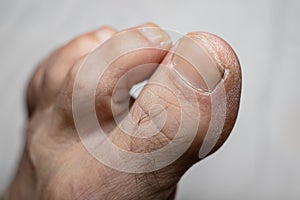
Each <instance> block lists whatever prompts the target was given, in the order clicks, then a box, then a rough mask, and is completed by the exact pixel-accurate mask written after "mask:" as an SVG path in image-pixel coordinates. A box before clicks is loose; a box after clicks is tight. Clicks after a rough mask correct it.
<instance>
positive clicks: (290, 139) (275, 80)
mask: <svg viewBox="0 0 300 200" xmlns="http://www.w3.org/2000/svg"><path fill="white" fill-rule="evenodd" d="M299 10H300V1H297V0H294V1H283V0H282V1H280V0H264V1H262V0H251V1H241V0H230V1H225V0H219V1H216V0H212V1H196V0H194V1H189V0H186V1H175V0H165V1H162V0H155V1H141V0H136V1H129V0H128V1H121V0H120V1H96V0H89V1H83V0H51V1H45V0H27V1H26V0H1V1H0V66H1V68H0V94H1V98H0V128H1V135H0V191H1V190H3V189H4V188H5V187H6V184H7V183H8V181H9V179H10V178H11V176H12V174H13V172H14V169H15V167H16V164H17V161H18V159H19V156H20V152H21V149H22V145H23V139H22V137H23V135H24V127H25V124H26V118H25V112H24V106H23V105H24V102H23V99H24V88H25V86H26V81H27V79H28V77H29V75H30V73H31V72H32V70H33V69H34V67H35V66H36V64H37V63H38V62H39V61H40V60H41V59H42V58H43V57H45V56H46V55H47V54H48V53H49V52H50V51H51V50H52V49H53V48H55V47H57V46H58V45H60V44H63V43H65V42H67V41H68V40H70V39H71V38H72V37H74V36H76V35H78V34H80V33H84V32H86V31H90V30H93V29H96V28H98V27H99V26H101V25H104V24H107V25H111V26H113V27H116V28H118V29H122V28H127V27H130V26H135V25H138V24H141V23H144V22H148V21H152V22H155V23H157V24H159V25H160V26H162V27H165V28H171V29H175V30H178V31H180V32H183V33H186V32H189V31H208V32H212V33H215V34H217V35H219V36H221V37H223V38H224V39H226V40H227V41H228V42H229V43H230V44H231V45H232V46H233V48H234V49H235V50H236V52H237V54H238V56H239V58H240V61H241V64H242V68H243V93H242V102H241V109H240V113H239V117H238V121H237V124H236V126H235V128H234V131H233V133H232V135H231V136H230V138H229V139H228V141H227V142H226V144H225V145H224V146H223V147H222V148H221V149H220V151H219V152H217V153H216V154H215V155H213V156H211V157H210V158H208V159H206V160H204V161H202V162H200V163H198V164H197V165H195V166H194V167H192V168H191V170H189V171H188V173H187V174H186V175H185V176H184V177H183V179H182V180H181V182H180V186H179V191H178V196H177V199H187V200H189V199H190V200H193V199H195V200H196V199H203V200H206V199H207V200H215V199H223V200H224V199H230V200H234V199H239V200H240V199H243V200H247V199H249V200H252V199H278V200H281V199H299V198H300V171H299V169H300V156H299V153H300V145H299V143H300V132H299V128H298V125H299V122H300V105H299V104H298V102H300V101H299V100H300V92H299V81H298V80H299V78H298V77H299V75H300V66H299V63H300V56H299V53H300V12H299Z"/></svg>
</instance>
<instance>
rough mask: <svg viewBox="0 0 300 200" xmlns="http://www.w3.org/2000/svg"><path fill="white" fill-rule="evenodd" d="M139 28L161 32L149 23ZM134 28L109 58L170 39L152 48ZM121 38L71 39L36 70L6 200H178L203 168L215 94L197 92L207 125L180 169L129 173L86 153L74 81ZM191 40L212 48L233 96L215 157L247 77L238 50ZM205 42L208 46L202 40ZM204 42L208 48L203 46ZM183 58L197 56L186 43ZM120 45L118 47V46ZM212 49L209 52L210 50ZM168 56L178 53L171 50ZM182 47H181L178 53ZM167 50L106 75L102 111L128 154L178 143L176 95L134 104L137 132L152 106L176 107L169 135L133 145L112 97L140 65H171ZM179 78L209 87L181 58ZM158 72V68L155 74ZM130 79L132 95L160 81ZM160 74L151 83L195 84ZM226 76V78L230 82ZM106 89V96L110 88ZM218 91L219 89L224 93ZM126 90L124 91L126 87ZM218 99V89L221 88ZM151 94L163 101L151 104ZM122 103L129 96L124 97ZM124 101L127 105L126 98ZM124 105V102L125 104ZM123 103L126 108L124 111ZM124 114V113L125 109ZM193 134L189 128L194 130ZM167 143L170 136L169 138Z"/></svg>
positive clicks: (107, 32)
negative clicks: (186, 180)
mask: <svg viewBox="0 0 300 200" xmlns="http://www.w3.org/2000/svg"><path fill="white" fill-rule="evenodd" d="M139 27H156V28H159V27H158V26H157V25H154V24H151V23H148V24H144V25H142V26H139ZM135 29H137V27H134V28H130V29H129V30H132V33H131V34H129V36H127V37H126V42H127V43H126V42H125V43H124V41H114V42H113V43H112V44H113V45H110V48H109V49H107V51H111V52H112V51H118V48H120V46H122V45H123V47H124V45H128V44H129V43H130V42H137V40H136V38H140V40H138V41H141V42H144V43H145V44H146V45H149V47H151V45H154V44H153V43H155V42H159V43H160V42H162V41H164V40H166V36H165V33H164V32H163V31H162V30H161V31H160V32H158V33H157V34H158V35H159V34H161V35H160V37H159V40H155V41H154V42H153V41H151V42H149V41H148V39H149V38H145V37H143V36H141V35H140V33H138V32H135ZM118 33H119V32H118V31H116V30H114V29H113V28H110V27H101V28H100V29H98V30H96V31H93V32H89V33H86V34H83V35H81V36H78V37H76V38H75V39H73V40H71V41H70V42H69V43H67V44H65V45H63V46H61V47H60V48H58V49H56V50H55V51H54V52H53V53H52V54H50V56H49V57H48V58H47V59H45V60H44V61H42V62H41V64H40V65H39V66H38V68H37V69H36V70H35V72H34V74H33V76H32V77H31V80H30V82H29V84H28V88H27V96H26V101H27V110H28V126H27V129H26V146H25V150H24V153H23V156H22V159H21V162H20V164H19V167H18V170H17V173H16V175H15V177H14V179H13V181H12V183H11V184H10V185H9V187H8V189H7V190H6V192H5V193H4V199H6V200H12V199H18V200H20V199H30V200H34V199H65V200H71V199H72V200H73V199H78V200H87V199H122V200H126V199H131V200H134V199H174V198H175V195H176V185H177V183H178V181H179V180H180V178H181V177H182V175H183V174H184V173H185V172H186V171H187V170H188V169H189V168H190V167H191V166H192V165H193V164H195V163H197V162H198V161H200V160H201V159H199V157H198V153H199V149H200V147H201V145H202V143H203V139H204V136H205V132H206V130H207V128H208V124H209V119H210V115H211V113H210V99H209V98H210V95H207V94H204V93H202V92H201V91H200V92H197V101H198V103H199V105H200V108H199V112H201V113H202V116H204V118H203V119H202V120H201V122H200V123H199V129H198V133H197V135H196V137H195V139H194V142H193V143H192V145H191V146H190V148H189V149H188V150H187V151H186V152H185V153H184V154H183V155H182V156H181V157H180V158H179V159H178V160H176V161H175V162H173V163H172V164H170V165H168V166H166V167H164V168H162V169H159V170H156V171H154V172H149V173H127V172H122V171H118V170H115V169H112V168H110V167H108V166H106V165H104V164H102V163H101V162H99V161H98V160H97V159H95V158H94V157H93V156H92V155H90V153H89V152H88V151H87V150H86V149H85V148H84V146H83V144H82V143H81V141H80V138H79V136H78V134H77V131H76V128H75V126H74V120H73V115H72V114H73V113H72V92H73V90H72V88H73V85H74V79H75V76H76V73H77V71H78V68H79V66H80V64H81V63H82V62H83V60H84V58H85V57H86V56H87V55H88V54H89V53H90V52H92V51H93V50H94V49H95V48H97V47H98V46H99V45H101V44H102V43H103V42H104V41H106V40H108V39H109V38H111V37H113V36H114V35H115V34H118ZM187 37H190V38H193V39H194V40H195V41H196V43H197V44H198V45H202V46H204V47H205V48H207V49H209V50H208V51H207V52H208V54H211V55H210V57H211V58H212V59H217V60H215V61H214V63H217V65H218V67H219V68H218V71H217V72H218V73H220V74H221V76H222V77H223V83H224V88H225V91H226V97H227V102H226V104H227V106H226V114H225V116H226V119H225V126H224V127H223V129H222V134H221V136H220V138H219V139H218V141H217V143H216V144H215V146H214V148H213V149H212V150H211V151H210V152H209V154H211V153H213V152H215V151H216V150H217V149H218V148H219V147H220V146H221V145H222V144H223V143H224V142H225V140H226V139H227V137H228V135H229V134H230V132H231V130H232V128H233V126H234V123H235V120H236V117H237V113H238V107H239V100H240V92H241V71H240V66H239V61H238V58H237V57H236V55H235V53H234V51H233V50H232V48H231V47H230V46H229V45H228V44H227V43H226V42H225V41H224V40H222V39H220V38H219V37H217V36H215V35H212V34H208V33H201V32H193V33H189V34H188V35H187ZM199 38H202V39H199ZM203 38H204V39H205V41H208V43H203V41H204V40H203ZM183 43H185V46H184V48H183V49H182V51H183V53H186V54H190V53H195V52H193V49H189V44H188V43H187V42H185V41H183ZM116 44H118V45H116ZM208 45H209V46H208ZM165 48H166V49H169V48H171V44H168V43H167V46H165ZM178 48H179V47H178ZM169 61H170V56H169V57H168V55H167V51H161V50H160V51H159V50H147V51H139V52H134V53H133V54H131V55H128V56H125V57H122V58H120V59H119V60H118V61H117V62H116V63H115V64H114V66H112V67H111V68H109V70H108V71H106V72H105V74H104V77H103V80H102V81H100V83H99V86H98V88H97V93H96V105H95V107H96V110H97V117H98V120H99V123H100V124H101V125H102V126H103V127H105V129H106V130H107V131H108V132H109V137H110V139H111V140H112V141H113V142H114V143H115V144H116V145H118V146H119V147H120V148H123V149H126V148H128V149H127V150H130V151H134V152H147V151H150V150H153V149H158V148H160V147H161V145H164V144H165V142H166V140H165V139H164V138H165V137H167V138H173V137H174V135H173V132H174V129H176V128H177V123H176V122H178V118H177V116H178V115H179V111H178V108H179V105H177V103H176V100H174V99H172V98H174V97H172V95H170V94H168V93H167V92H164V91H163V90H161V89H159V88H157V87H153V86H148V87H146V88H145V89H144V90H143V92H142V93H141V95H140V96H139V97H138V98H137V99H135V100H134V99H131V108H130V112H131V113H132V115H133V119H134V121H135V122H136V125H137V126H140V125H141V124H143V123H144V122H145V123H146V122H147V121H148V120H151V115H149V112H148V111H149V109H150V107H151V106H150V105H152V104H157V103H159V104H160V105H163V106H164V107H165V108H168V109H167V110H168V114H171V116H173V117H172V118H170V119H169V118H168V120H167V121H166V124H165V126H164V128H163V129H162V130H161V133H162V134H161V135H159V136H154V137H152V138H151V139H150V140H143V139H133V137H130V136H128V135H125V134H122V131H121V130H120V129H118V127H116V125H115V123H113V117H112V111H111V104H110V101H111V98H112V94H113V89H114V87H115V85H116V82H117V80H118V79H120V78H121V77H122V75H123V74H124V73H125V72H127V71H129V70H130V69H131V68H133V67H134V66H137V65H142V64H147V63H161V62H162V63H168V62H169ZM176 64H177V67H178V66H179V67H180V68H181V69H185V70H180V69H178V70H177V71H178V73H183V74H184V76H185V77H188V78H187V79H189V80H191V82H190V83H191V85H192V86H195V87H198V86H199V87H201V86H202V85H203V82H202V81H201V80H198V79H197V77H193V76H194V73H189V72H190V71H189V70H192V69H191V68H190V66H189V64H188V63H186V62H184V61H181V60H180V59H178V60H177V61H176ZM154 68H155V67H154ZM154 68H153V70H148V71H144V72H142V73H137V74H132V75H129V76H131V77H129V78H128V80H126V81H127V82H126V83H127V84H128V85H127V87H126V88H125V91H126V92H125V93H126V95H127V94H128V92H129V89H130V87H131V86H132V85H133V84H135V83H136V82H139V81H141V80H143V79H145V78H148V77H150V76H151V75H152V72H153V71H154V70H155V69H154ZM157 71H158V72H157V73H155V74H154V75H153V76H156V77H151V78H153V79H156V80H159V81H162V82H163V83H164V84H170V86H171V85H176V88H177V90H178V91H186V87H190V85H189V84H182V82H180V81H179V82H178V81H177V79H175V78H174V77H170V76H166V75H165V74H164V73H162V72H160V71H159V70H157ZM224 71H226V76H224V75H223V73H224ZM213 73H214V72H212V74H210V75H209V77H208V78H209V79H210V80H211V83H209V84H213V85H214V88H215V87H216V85H217V84H218V82H219V81H218V80H217V79H218V78H217V75H214V74H213ZM103 88H104V89H103ZM216 88H217V87H216ZM123 89H124V88H123ZM215 90H216V91H215V93H216V94H218V89H215ZM149 95H150V96H151V95H154V96H156V97H157V96H158V97H159V98H157V99H153V98H149ZM121 96H122V95H121ZM118 98H120V99H119V100H118V101H116V102H119V103H120V102H121V99H122V98H121V97H118ZM121 103H122V102H121ZM121 103H120V104H121ZM118 109H120V110H118V112H119V113H122V111H123V110H122V109H125V108H122V106H119V107H118ZM186 132H187V134H189V128H188V127H187V128H186ZM162 136H165V137H162Z"/></svg>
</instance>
